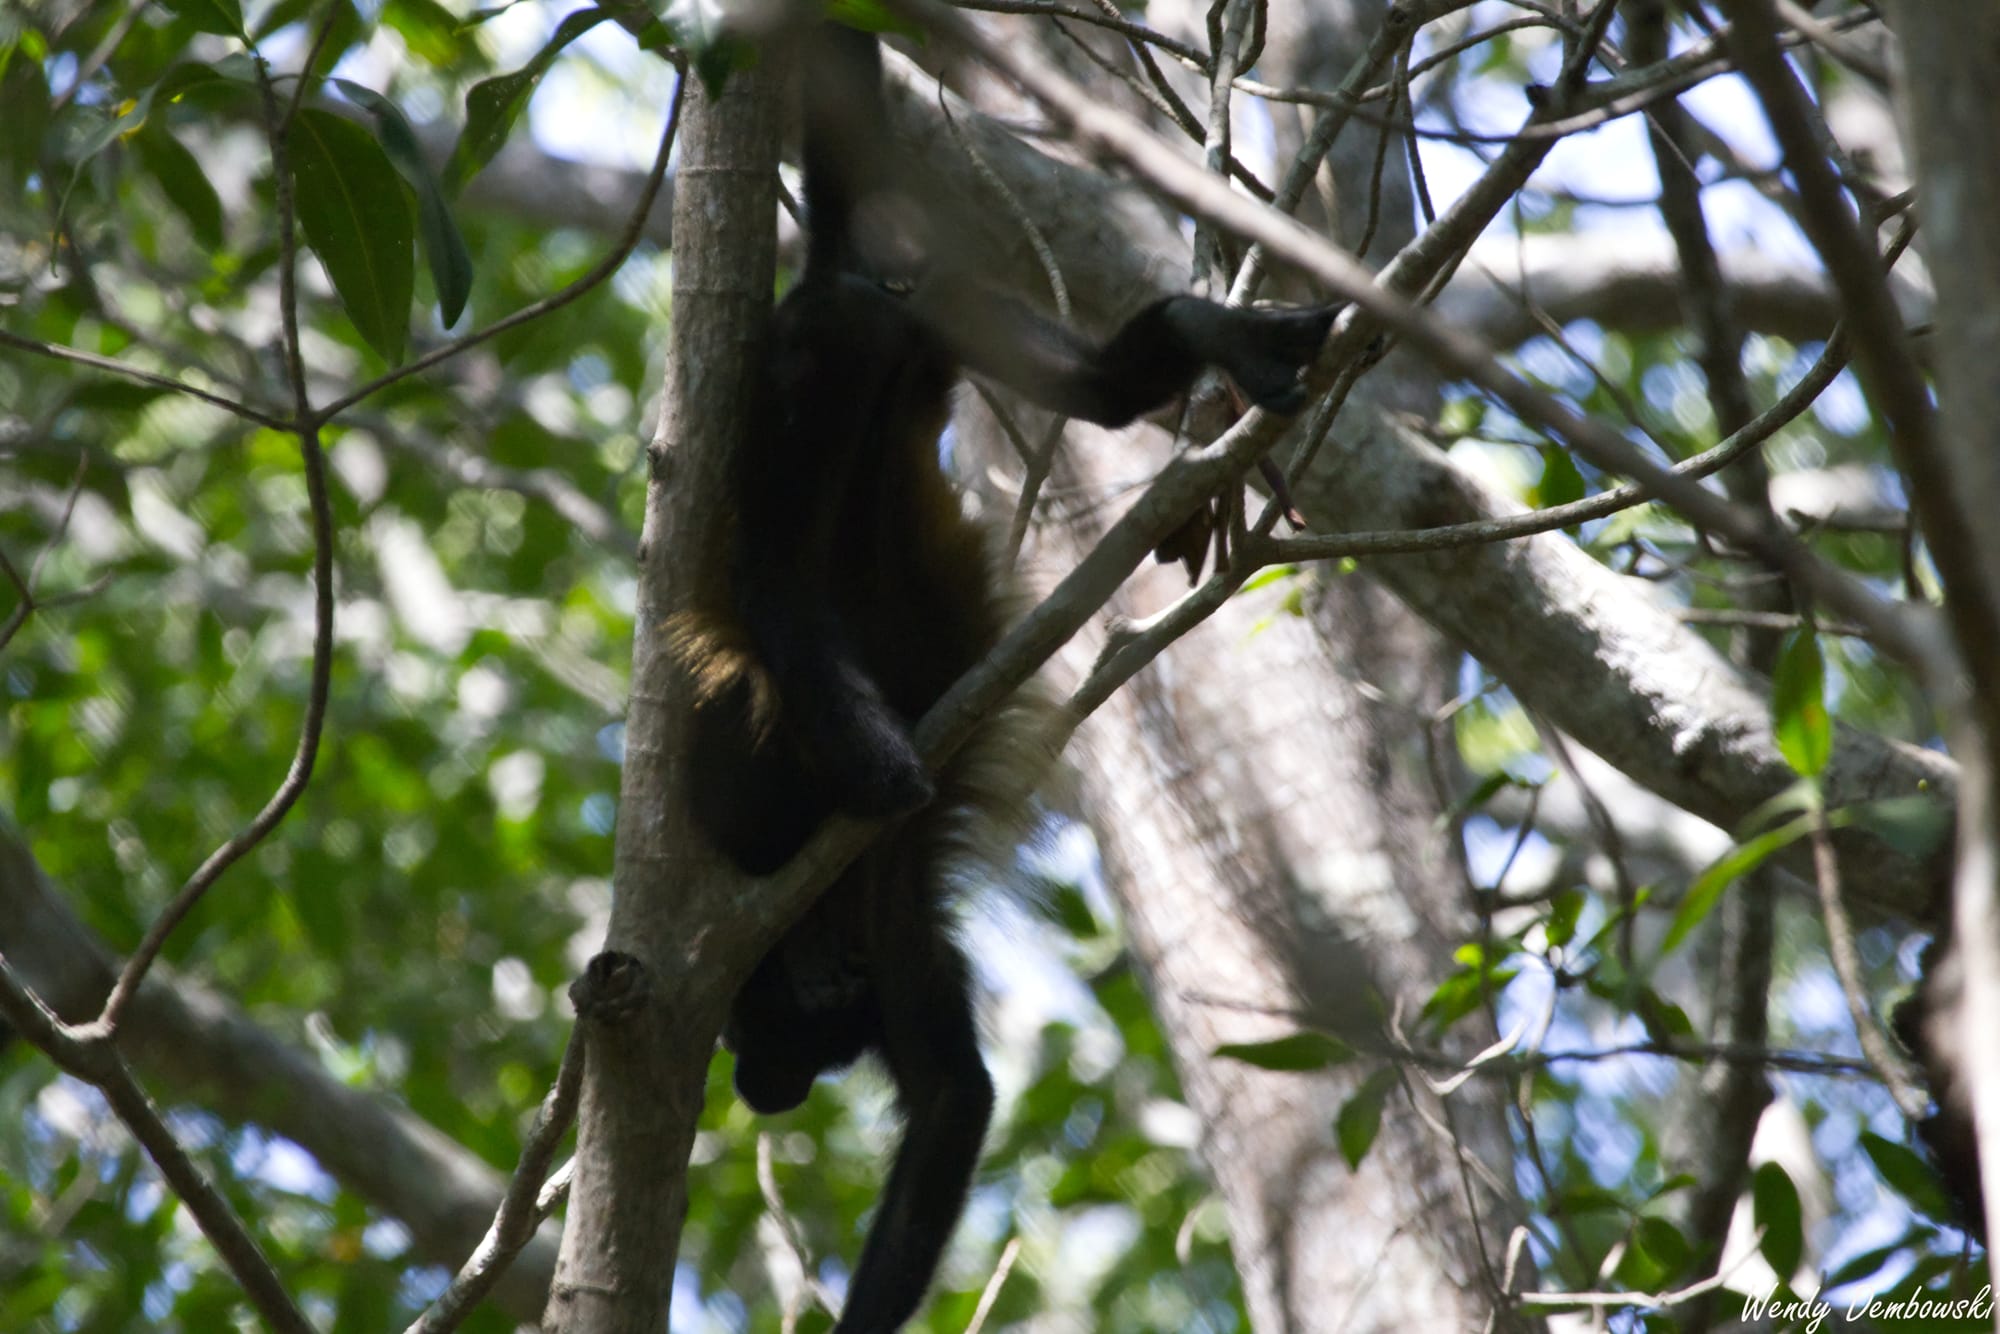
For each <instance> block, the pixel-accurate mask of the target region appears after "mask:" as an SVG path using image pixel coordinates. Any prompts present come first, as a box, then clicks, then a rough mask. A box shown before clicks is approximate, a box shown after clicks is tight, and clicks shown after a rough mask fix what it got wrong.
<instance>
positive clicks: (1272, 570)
mask: <svg viewBox="0 0 2000 1334" xmlns="http://www.w3.org/2000/svg"><path fill="white" fill-rule="evenodd" d="M1298 572H1299V567H1298V566H1296V565H1271V566H1266V567H1265V568H1264V569H1261V570H1259V571H1257V573H1255V574H1253V575H1251V576H1250V577H1249V578H1248V579H1245V580H1244V581H1243V587H1241V588H1239V589H1237V590H1236V593H1237V595H1238V596H1239V597H1240V596H1241V595H1243V594H1245V593H1254V592H1256V591H1257V590H1258V589H1260V588H1268V587H1270V586H1271V585H1272V584H1275V583H1277V582H1278V581H1280V580H1282V579H1290V578H1292V577H1293V576H1294V575H1296V574H1297V573H1298Z"/></svg>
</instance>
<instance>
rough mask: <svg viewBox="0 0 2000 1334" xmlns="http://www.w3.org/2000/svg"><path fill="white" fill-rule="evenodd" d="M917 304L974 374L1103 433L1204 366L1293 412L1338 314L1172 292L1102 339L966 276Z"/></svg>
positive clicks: (937, 281)
mask: <svg viewBox="0 0 2000 1334" xmlns="http://www.w3.org/2000/svg"><path fill="white" fill-rule="evenodd" d="M911 300H912V302H913V303H914V306H915V309H916V311H917V315H918V318H920V319H922V320H923V321H924V323H925V324H926V325H928V326H929V327H930V328H931V329H933V330H934V331H935V332H936V334H937V336H938V337H939V338H940V339H942V340H943V341H944V343H945V345H946V346H947V347H949V348H950V349H951V351H952V353H953V355H954V356H956V357H957V358H958V360H959V361H960V362H961V363H962V364H963V365H964V366H965V367H966V368H967V369H969V370H973V371H977V372H979V373H980V374H982V375H990V376H992V377H993V378H994V379H996V380H999V381H1000V382H1001V383H1003V384H1006V385H1007V386H1009V387H1010V388H1013V389H1015V390H1018V391H1019V392H1020V393H1022V394H1023V395H1025V396H1026V397H1027V398H1028V399H1030V400H1031V401H1033V402H1035V403H1037V404H1040V405H1041V406H1042V407H1045V408H1050V409H1053V410H1054V411H1056V412H1061V413H1063V414H1065V415H1067V416H1071V417H1081V418H1083V419H1084V420H1086V421H1092V422H1097V423H1099V424H1101V425H1105V426H1122V425H1124V424H1125V423H1126V422H1129V421H1131V420H1132V419H1133V418H1134V417H1137V416H1139V415H1140V414H1141V413H1145V412H1150V411H1151V410H1153V409H1154V408H1157V407H1159V406H1161V405H1162V404H1164V403H1166V402H1167V401H1168V400H1170V399H1171V398H1172V397H1173V396H1174V395H1175V394H1177V393H1179V392H1181V391H1182V390H1184V389H1186V388H1187V386H1188V385H1189V384H1190V383H1191V382H1192V381H1193V380H1194V377H1195V376H1196V375H1198V374H1199V373H1200V372H1201V370H1202V368H1203V367H1204V366H1215V367H1217V368H1219V369H1220V370H1222V371H1224V372H1226V373H1227V374H1228V375H1229V377H1230V378H1231V379H1232V380H1234V381H1235V382H1236V384H1237V386H1238V387H1239V388H1241V389H1242V390H1243V392H1244V393H1245V394H1246V395H1248V396H1249V398H1250V399H1251V401H1252V402H1254V403H1256V404H1257V405H1258V406H1259V407H1262V408H1267V409H1269V410H1271V411H1273V412H1287V413H1289V412H1296V411H1298V410H1299V409H1300V408H1302V407H1304V406H1305V402H1306V396H1307V395H1306V389H1305V386H1304V385H1303V384H1302V383H1301V382H1300V380H1299V373H1300V372H1301V371H1302V370H1303V369H1304V368H1305V367H1307V366H1309V365H1310V364H1311V363H1312V359H1313V356H1314V354H1315V353H1317V352H1318V351H1319V346H1320V344H1321V343H1322V342H1323V341H1325V338H1326V332H1327V329H1328V328H1329V327H1330V326H1331V325H1332V323H1333V317H1334V315H1335V314H1336V313H1337V310H1338V307H1332V306H1320V307H1311V308H1305V309H1297V310H1269V309H1263V308H1259V307H1242V306H1224V305H1221V304H1219V303H1217V302H1214V301H1207V300H1204V299H1202V298H1201V297H1194V296H1170V297H1165V298H1163V299H1161V300H1159V301H1155V302H1154V303H1153V304H1152V305H1150V306H1147V307H1146V308H1145V309H1144V310H1141V311H1140V312H1139V313H1138V314H1137V315H1134V316H1133V317H1132V318H1131V319H1130V320H1127V321H1126V322H1125V324H1124V326H1123V327H1121V328H1120V329H1119V330H1118V332H1117V333H1115V334H1113V335H1112V336H1111V337H1110V338H1109V339H1108V340H1106V341H1105V342H1103V343H1097V342H1093V341H1091V340H1090V339H1087V338H1085V337H1084V336H1082V335H1081V334H1078V333H1076V332H1075V331H1073V330H1071V329H1069V328H1066V327H1065V326H1063V325H1061V324H1059V323H1057V322H1056V321H1054V320H1051V319H1048V318H1047V317H1045V316H1043V315H1041V314H1039V313H1037V312H1036V311H1034V310H1032V309H1030V308H1029V307H1027V306H1025V305H1023V304H1022V303H1021V302H1019V301H1017V300H1015V299H1013V298H1012V297H1009V296H1005V295H1003V294H1001V293H998V292H995V291H993V290H991V289H990V288H987V287H985V286H983V285H981V284H979V283H977V282H974V281H971V280H968V279H957V278H933V279H929V280H926V282H924V283H923V284H922V285H921V286H920V287H919V288H918V289H917V291H916V292H915V293H914V294H913V295H912V297H911Z"/></svg>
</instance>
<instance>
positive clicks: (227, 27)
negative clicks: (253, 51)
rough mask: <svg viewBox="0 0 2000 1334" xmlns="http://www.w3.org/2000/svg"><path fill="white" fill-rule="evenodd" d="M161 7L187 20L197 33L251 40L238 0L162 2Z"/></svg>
mask: <svg viewBox="0 0 2000 1334" xmlns="http://www.w3.org/2000/svg"><path fill="white" fill-rule="evenodd" d="M160 7H161V8H162V9H165V10H167V11H168V12H169V13H171V14H173V15H175V16H176V17H177V18H181V19H185V20H186V21H187V22H188V23H190V24H192V25H193V26H194V28H195V30H196V31H197V32H213V33H219V34H220V35H222V36H224V37H235V38H239V39H241V40H243V41H245V42H247V41H249V40H250V38H249V35H248V34H247V33H245V32H244V31H243V7H242V6H241V5H240V4H238V3H237V0H160Z"/></svg>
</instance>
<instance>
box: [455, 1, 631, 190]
mask: <svg viewBox="0 0 2000 1334" xmlns="http://www.w3.org/2000/svg"><path fill="white" fill-rule="evenodd" d="M609 17H610V15H609V14H607V13H605V12H604V11H603V10H602V9H599V8H597V7H596V6H594V5H593V6H592V7H591V8H589V9H579V10H577V11H576V12H575V13H573V14H571V15H569V16H568V17H567V18H565V19H564V20H563V21H562V22H561V23H558V24H557V25H556V30H555V32H554V33H553V34H552V35H551V36H550V37H549V40H548V41H547V42H545V43H543V45H542V49H541V50H539V51H537V52H535V54H534V56H533V58H531V59H530V60H529V61H528V63H527V64H525V65H523V66H522V67H521V68H520V69H517V70H515V71H514V72H513V73H512V74H498V75H495V76H494V77H493V78H490V79H481V80H480V81H479V82H478V83H475V84H473V85H472V87H471V88H470V89H469V90H467V92H466V94H465V129H464V130H463V131H461V132H460V134H459V136H458V144H457V146H455V147H454V148H453V149H452V150H451V161H450V162H449V163H447V164H446V166H445V172H444V188H445V189H446V190H447V191H448V192H450V193H451V194H457V193H458V192H459V191H460V190H463V189H464V188H465V183H466V182H467V181H469V180H471V179H472V178H473V177H474V176H477V175H478V174H479V172H480V169H481V168H482V167H484V166H485V165H486V164H487V163H489V162H491V161H492V160H493V155H494V154H495V153H498V152H499V151H500V148H501V146H502V145H503V144H505V143H506V142H507V136H508V134H510V133H511V132H512V131H513V129H514V121H515V120H516V119H517V118H518V117H519V116H520V114H521V110H522V108H524V107H526V106H527V105H528V99H529V98H531V97H533V96H534V94H535V86H536V85H537V84H539V83H540V82H541V81H542V75H544V74H546V73H548V69H549V66H550V65H552V64H554V63H555V58H556V57H557V56H559V55H561V54H562V49H563V48H564V47H566V46H568V45H569V44H570V43H571V42H573V41H575V40H576V39H577V38H579V37H581V36H583V35H584V34H585V33H587V32H589V31H590V30H591V29H592V28H594V27H596V26H597V25H598V24H600V23H602V22H604V20H605V19H607V18H609Z"/></svg>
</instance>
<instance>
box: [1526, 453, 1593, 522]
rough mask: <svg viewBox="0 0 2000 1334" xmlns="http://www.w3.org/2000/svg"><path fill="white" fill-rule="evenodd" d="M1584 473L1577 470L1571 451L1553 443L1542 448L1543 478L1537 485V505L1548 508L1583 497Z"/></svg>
mask: <svg viewBox="0 0 2000 1334" xmlns="http://www.w3.org/2000/svg"><path fill="white" fill-rule="evenodd" d="M1583 492H1584V485H1583V474H1582V473H1580V472H1578V471H1577V470H1576V461H1575V460H1574V459H1572V458H1571V457H1570V456H1569V451H1568V450H1565V449H1557V448H1556V447H1555V446H1553V445H1549V446H1545V447H1544V448H1543V449H1542V480H1541V481H1540V482H1539V483H1538V484H1537V485H1536V486H1535V505H1536V507H1537V508H1540V509H1548V508H1550V507H1551V506H1555V505H1567V504H1569V503H1570V502H1571V501H1573V500H1581V499H1583Z"/></svg>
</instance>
